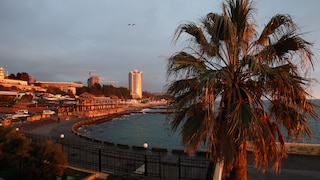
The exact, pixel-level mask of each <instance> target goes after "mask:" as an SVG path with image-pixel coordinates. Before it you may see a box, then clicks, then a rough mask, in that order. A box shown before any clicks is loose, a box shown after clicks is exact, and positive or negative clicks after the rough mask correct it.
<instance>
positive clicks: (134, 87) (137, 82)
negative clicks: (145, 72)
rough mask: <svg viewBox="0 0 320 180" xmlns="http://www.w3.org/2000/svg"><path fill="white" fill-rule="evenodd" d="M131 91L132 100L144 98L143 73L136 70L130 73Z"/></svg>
mask: <svg viewBox="0 0 320 180" xmlns="http://www.w3.org/2000/svg"><path fill="white" fill-rule="evenodd" d="M129 91H130V94H131V96H132V98H134V99H141V98H142V71H139V70H137V69H134V70H132V71H130V72H129Z"/></svg>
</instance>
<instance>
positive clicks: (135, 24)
mask: <svg viewBox="0 0 320 180" xmlns="http://www.w3.org/2000/svg"><path fill="white" fill-rule="evenodd" d="M135 25H136V24H128V26H135Z"/></svg>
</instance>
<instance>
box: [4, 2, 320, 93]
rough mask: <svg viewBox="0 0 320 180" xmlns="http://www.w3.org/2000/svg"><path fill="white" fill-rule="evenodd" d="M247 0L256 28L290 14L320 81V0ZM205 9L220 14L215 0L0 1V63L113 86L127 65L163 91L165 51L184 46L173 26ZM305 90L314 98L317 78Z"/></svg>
mask: <svg viewBox="0 0 320 180" xmlns="http://www.w3.org/2000/svg"><path fill="white" fill-rule="evenodd" d="M254 4H255V6H254V7H255V8H256V11H255V14H254V15H255V16H254V17H255V20H256V22H257V26H258V28H257V30H258V32H259V30H260V31H261V28H260V27H263V26H264V25H265V24H267V22H268V21H269V19H270V18H271V17H272V16H274V15H276V14H279V13H281V14H289V15H290V16H291V17H292V18H293V19H294V21H295V22H296V23H297V24H298V26H299V27H300V29H301V32H303V33H304V34H303V38H305V39H306V40H307V41H310V42H312V43H314V46H313V52H314V53H315V56H314V58H315V59H316V62H315V69H314V71H313V72H310V73H311V77H312V78H314V79H315V80H317V81H320V66H319V65H320V64H319V63H320V57H319V54H320V53H319V49H320V43H319V41H320V21H319V17H320V11H319V7H320V1H319V0H306V1H301V0H281V1H279V0H256V1H254ZM210 12H215V13H221V12H222V0H198V1H195V0H171V1H169V0H158V1H153V0H1V1H0V66H2V67H3V68H4V69H5V70H6V71H8V73H9V74H11V73H13V74H16V73H18V72H27V73H29V75H31V76H33V77H35V78H36V79H37V80H38V81H55V82H76V81H81V82H82V83H83V84H84V85H87V83H86V82H87V79H88V77H89V74H90V75H95V76H99V77H100V78H101V84H110V83H116V85H118V86H128V73H129V71H131V70H133V69H138V70H140V71H142V72H143V90H144V91H149V92H163V91H164V90H165V88H164V87H165V85H166V84H167V83H166V65H167V59H168V57H170V56H171V55H173V54H174V53H175V52H177V51H179V50H182V49H183V47H185V46H187V45H188V44H187V42H186V41H184V40H179V41H178V42H177V43H176V44H174V43H173V42H172V39H173V35H174V32H175V30H176V28H177V27H178V26H179V25H180V24H183V23H188V22H195V23H197V22H199V20H200V19H201V18H202V17H204V16H205V15H206V14H208V13H210ZM132 24H134V25H132ZM259 33H260V32H259ZM112 81H115V82H112ZM308 91H309V92H310V93H311V94H312V95H313V96H315V97H317V98H320V84H319V83H317V82H313V83H312V87H311V88H310V89H308Z"/></svg>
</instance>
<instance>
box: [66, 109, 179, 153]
mask: <svg viewBox="0 0 320 180" xmlns="http://www.w3.org/2000/svg"><path fill="white" fill-rule="evenodd" d="M164 105H166V103H152V104H136V105H133V106H129V107H127V108H126V109H124V111H121V112H117V113H111V114H108V115H105V116H99V117H91V118H89V119H87V120H83V121H79V122H76V123H75V124H73V125H72V127H71V132H72V133H73V134H74V135H76V136H78V137H80V138H84V139H87V140H91V141H96V142H99V143H103V144H108V145H117V146H119V147H122V148H129V147H130V146H129V145H127V144H121V143H117V142H108V141H103V140H100V139H97V138H91V137H88V136H86V135H83V134H81V133H79V132H78V129H79V128H80V127H82V126H87V125H92V124H100V123H104V122H108V121H111V120H113V119H114V118H118V117H120V116H123V115H130V114H133V113H149V112H142V110H143V109H145V108H150V109H156V107H157V106H164ZM150 113H151V112H150ZM158 113H162V114H167V113H168V112H158ZM132 148H133V149H144V148H143V147H139V146H132ZM152 150H154V151H161V152H167V149H166V148H153V149H152ZM173 152H180V153H181V152H184V151H183V150H173Z"/></svg>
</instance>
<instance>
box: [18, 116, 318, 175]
mask: <svg viewBox="0 0 320 180" xmlns="http://www.w3.org/2000/svg"><path fill="white" fill-rule="evenodd" d="M82 120H84V119H79V118H77V117H69V118H66V117H61V118H60V122H58V121H56V120H54V118H52V119H44V120H40V121H38V122H33V123H28V124H24V125H22V126H21V127H20V129H21V131H24V132H28V133H32V134H38V135H44V136H51V137H57V138H59V137H60V135H61V134H62V133H63V134H64V137H65V139H68V140H77V141H78V140H81V139H82V138H81V137H78V136H76V135H75V134H73V133H72V131H71V127H72V125H73V124H75V123H77V122H80V121H82ZM247 171H248V179H249V180H256V179H257V180H282V179H290V180H320V156H313V155H294V154H289V155H288V157H287V158H285V159H283V160H282V168H281V170H280V173H274V172H273V171H272V170H270V169H268V170H266V172H265V173H262V172H261V171H259V170H257V169H256V168H255V167H254V166H253V156H252V154H250V153H248V166H247Z"/></svg>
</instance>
